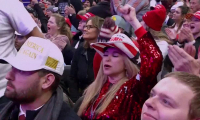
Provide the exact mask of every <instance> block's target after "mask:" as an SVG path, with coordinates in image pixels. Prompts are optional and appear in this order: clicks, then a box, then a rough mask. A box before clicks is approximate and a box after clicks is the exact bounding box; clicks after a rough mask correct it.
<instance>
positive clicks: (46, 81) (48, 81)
mask: <svg viewBox="0 0 200 120" xmlns="http://www.w3.org/2000/svg"><path fill="white" fill-rule="evenodd" d="M54 81H55V76H54V75H53V74H52V73H49V74H47V75H45V76H44V77H43V81H42V89H47V88H49V87H50V86H51V85H52V84H53V83H54Z"/></svg>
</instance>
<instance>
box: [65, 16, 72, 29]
mask: <svg viewBox="0 0 200 120" xmlns="http://www.w3.org/2000/svg"><path fill="white" fill-rule="evenodd" d="M65 22H66V23H67V24H68V25H69V27H70V28H71V27H72V23H71V22H70V20H69V18H65Z"/></svg>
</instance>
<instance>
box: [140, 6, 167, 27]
mask: <svg viewBox="0 0 200 120" xmlns="http://www.w3.org/2000/svg"><path fill="white" fill-rule="evenodd" d="M142 18H143V21H144V22H145V24H146V25H147V26H149V27H150V28H151V29H153V30H155V31H160V30H161V28H162V25H163V23H164V21H165V18H166V9H165V7H164V6H163V5H156V7H155V8H154V10H151V11H148V12H146V13H145V14H144V15H143V17H142Z"/></svg>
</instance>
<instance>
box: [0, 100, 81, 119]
mask: <svg viewBox="0 0 200 120" xmlns="http://www.w3.org/2000/svg"><path fill="white" fill-rule="evenodd" d="M5 105H6V104H2V105H0V107H4V106H5ZM19 112H20V110H19V105H16V106H15V108H14V110H13V111H12V114H11V116H10V119H9V120H18V115H19ZM39 112H40V109H39V110H37V111H27V112H26V115H27V116H26V120H34V118H35V117H36V115H37V114H38V113H39ZM57 120H81V119H80V118H79V117H78V116H77V115H76V113H75V112H74V111H73V109H72V108H70V107H69V106H68V105H67V104H66V103H65V102H63V104H62V108H61V111H60V114H59V117H58V119H57Z"/></svg>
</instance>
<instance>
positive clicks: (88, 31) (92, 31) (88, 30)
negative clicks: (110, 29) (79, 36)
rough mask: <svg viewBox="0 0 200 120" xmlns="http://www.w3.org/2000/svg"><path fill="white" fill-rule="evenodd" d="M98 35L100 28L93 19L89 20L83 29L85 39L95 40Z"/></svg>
mask: <svg viewBox="0 0 200 120" xmlns="http://www.w3.org/2000/svg"><path fill="white" fill-rule="evenodd" d="M97 37H98V29H97V27H95V26H94V25H93V24H92V20H89V21H88V22H87V24H86V25H85V26H84V29H83V38H84V40H95V39H97Z"/></svg>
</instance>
